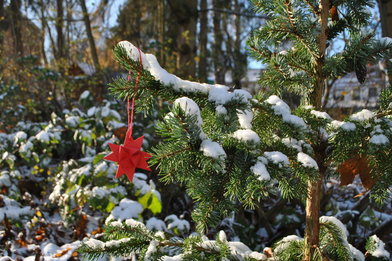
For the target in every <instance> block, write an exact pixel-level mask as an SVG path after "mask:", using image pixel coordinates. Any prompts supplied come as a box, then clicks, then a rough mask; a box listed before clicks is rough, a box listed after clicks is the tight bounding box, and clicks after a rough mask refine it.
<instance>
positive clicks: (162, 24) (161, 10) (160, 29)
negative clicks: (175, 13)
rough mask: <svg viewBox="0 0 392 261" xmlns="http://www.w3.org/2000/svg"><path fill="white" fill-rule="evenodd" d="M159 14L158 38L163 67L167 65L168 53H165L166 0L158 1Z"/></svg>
mask: <svg viewBox="0 0 392 261" xmlns="http://www.w3.org/2000/svg"><path fill="white" fill-rule="evenodd" d="M157 7H158V8H157V9H158V10H157V11H158V12H157V13H158V14H157V16H158V19H157V20H158V22H157V27H158V30H157V31H158V39H159V63H160V64H162V67H163V68H165V65H166V53H165V48H164V47H165V41H166V38H165V35H166V28H165V27H166V26H165V25H166V19H165V14H166V12H165V1H163V0H159V1H158V3H157Z"/></svg>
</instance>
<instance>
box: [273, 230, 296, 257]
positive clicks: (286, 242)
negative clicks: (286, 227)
mask: <svg viewBox="0 0 392 261" xmlns="http://www.w3.org/2000/svg"><path fill="white" fill-rule="evenodd" d="M301 240H303V239H302V238H301V237H299V236H297V235H289V236H286V237H284V238H282V239H281V240H280V241H279V242H278V243H277V247H275V249H274V253H275V254H276V255H279V253H280V252H282V251H284V250H285V248H286V247H288V246H289V244H290V242H292V241H301Z"/></svg>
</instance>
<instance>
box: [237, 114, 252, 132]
mask: <svg viewBox="0 0 392 261" xmlns="http://www.w3.org/2000/svg"><path fill="white" fill-rule="evenodd" d="M237 117H238V121H239V123H240V126H241V128H243V129H251V128H252V120H253V112H252V111H251V110H237Z"/></svg>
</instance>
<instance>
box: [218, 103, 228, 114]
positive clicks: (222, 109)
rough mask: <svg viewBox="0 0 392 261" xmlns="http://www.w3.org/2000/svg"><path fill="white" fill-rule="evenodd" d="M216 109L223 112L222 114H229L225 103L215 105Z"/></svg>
mask: <svg viewBox="0 0 392 261" xmlns="http://www.w3.org/2000/svg"><path fill="white" fill-rule="evenodd" d="M215 111H216V113H217V114H222V115H226V114H227V109H226V108H225V106H223V105H218V106H216V107H215Z"/></svg>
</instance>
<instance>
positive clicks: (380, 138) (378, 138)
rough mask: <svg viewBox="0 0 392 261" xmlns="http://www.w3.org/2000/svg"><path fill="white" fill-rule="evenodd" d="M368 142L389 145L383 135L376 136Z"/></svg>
mask: <svg viewBox="0 0 392 261" xmlns="http://www.w3.org/2000/svg"><path fill="white" fill-rule="evenodd" d="M369 142H370V143H373V144H376V145H385V144H388V143H389V139H388V138H387V136H385V135H384V134H376V135H373V136H372V137H371V138H370V140H369Z"/></svg>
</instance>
